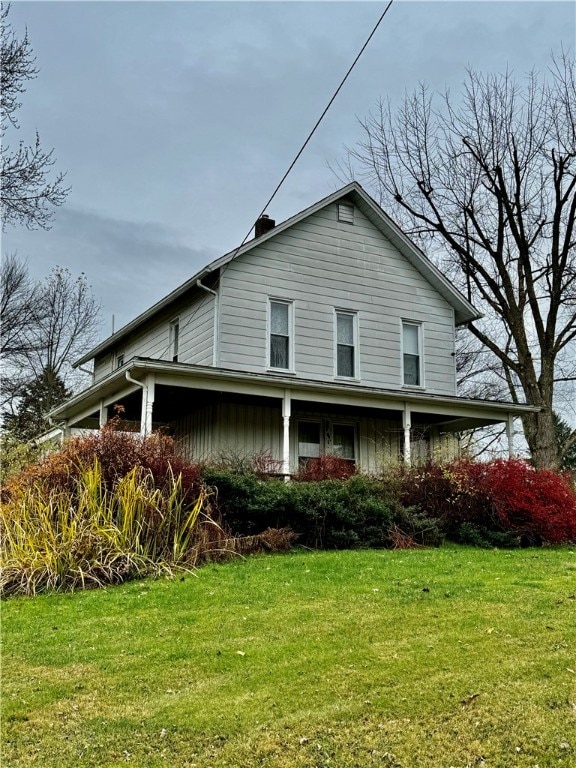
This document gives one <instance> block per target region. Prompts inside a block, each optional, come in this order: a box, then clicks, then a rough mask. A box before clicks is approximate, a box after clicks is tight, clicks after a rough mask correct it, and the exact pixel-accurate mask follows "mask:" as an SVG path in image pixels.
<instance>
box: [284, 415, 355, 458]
mask: <svg viewBox="0 0 576 768" xmlns="http://www.w3.org/2000/svg"><path fill="white" fill-rule="evenodd" d="M327 453H330V454H334V455H335V456H340V457H341V458H342V459H346V461H349V462H350V463H352V464H355V463H356V455H357V454H356V426H355V425H354V424H336V423H334V422H332V420H331V419H321V420H318V421H299V422H298V466H300V467H301V466H302V465H303V464H305V463H306V462H307V461H313V460H314V459H318V458H320V456H322V455H323V454H327Z"/></svg>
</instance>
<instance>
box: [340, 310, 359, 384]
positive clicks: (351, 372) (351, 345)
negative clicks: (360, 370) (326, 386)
mask: <svg viewBox="0 0 576 768" xmlns="http://www.w3.org/2000/svg"><path fill="white" fill-rule="evenodd" d="M357 319H358V318H357V315H356V314H355V313H354V312H341V311H339V310H336V376H344V377H346V378H349V379H354V378H356V376H357V367H358V366H357V354H356V347H357V336H358V332H357Z"/></svg>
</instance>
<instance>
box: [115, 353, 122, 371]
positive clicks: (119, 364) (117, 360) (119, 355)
mask: <svg viewBox="0 0 576 768" xmlns="http://www.w3.org/2000/svg"><path fill="white" fill-rule="evenodd" d="M115 363H116V365H115V366H114V367H115V369H116V370H118V369H119V368H122V366H123V365H124V352H117V353H116V357H115Z"/></svg>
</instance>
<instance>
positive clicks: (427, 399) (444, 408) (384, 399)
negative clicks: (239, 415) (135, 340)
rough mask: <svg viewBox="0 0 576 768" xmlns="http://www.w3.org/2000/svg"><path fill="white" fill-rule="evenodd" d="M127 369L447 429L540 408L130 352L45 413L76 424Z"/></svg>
mask: <svg viewBox="0 0 576 768" xmlns="http://www.w3.org/2000/svg"><path fill="white" fill-rule="evenodd" d="M127 374H128V376H130V378H131V379H136V380H137V381H139V382H141V384H142V386H144V384H145V382H146V380H147V377H148V376H153V377H154V380H155V382H156V383H157V384H162V385H169V386H176V387H183V388H191V389H203V390H214V391H216V392H228V393H236V394H245V395H246V394H247V395H256V396H258V395H259V396H264V397H273V398H282V397H284V394H285V392H286V391H287V390H288V391H289V392H290V395H291V397H292V399H294V400H308V401H311V402H318V403H325V404H332V405H349V406H356V407H363V408H377V409H382V408H385V409H388V410H397V411H399V412H400V411H402V410H404V409H405V408H406V407H409V408H410V409H411V410H412V411H413V412H415V413H423V414H434V415H436V416H445V417H447V418H446V420H447V421H452V422H453V425H452V429H459V430H462V429H468V428H471V427H473V426H482V425H483V424H490V423H495V422H501V421H505V420H506V419H507V418H508V416H509V415H512V416H521V415H522V414H524V413H534V412H537V411H539V410H540V409H539V408H538V407H536V406H531V405H516V404H514V403H508V402H502V401H494V400H475V399H471V398H464V397H456V396H446V395H435V394H429V393H426V392H420V391H415V390H410V389H406V390H391V389H384V388H379V387H366V386H363V385H360V384H356V383H354V382H350V383H348V382H346V383H345V382H336V381H334V382H326V381H315V380H312V379H303V378H299V377H297V376H294V375H286V374H277V373H254V372H245V371H236V370H228V369H225V368H214V367H211V366H201V365H191V364H187V363H172V362H168V361H164V360H154V359H150V358H141V357H135V358H132V359H131V360H129V361H128V362H127V363H126V364H125V365H123V366H122V367H121V368H119V369H117V370H115V371H113V372H112V373H110V374H108V375H107V376H106V377H104V378H103V379H101V380H100V381H99V382H98V383H96V384H94V385H92V386H91V387H89V388H88V389H85V390H84V391H83V392H80V393H78V394H77V395H75V396H74V397H72V398H71V399H70V400H67V401H66V402H65V403H63V404H62V405H60V406H58V407H57V408H55V409H54V410H53V411H52V412H51V413H50V416H51V418H52V419H53V420H54V421H61V420H63V421H69V422H71V423H76V422H78V421H80V420H81V419H83V418H85V417H86V416H88V415H89V414H91V413H93V412H94V411H96V410H98V409H99V408H100V407H101V406H104V407H106V406H109V405H111V404H113V403H115V402H117V401H118V400H120V399H122V398H123V397H126V396H127V395H129V394H131V393H132V392H135V391H137V390H138V388H139V386H138V384H136V383H135V382H134V381H130V379H128V378H127Z"/></svg>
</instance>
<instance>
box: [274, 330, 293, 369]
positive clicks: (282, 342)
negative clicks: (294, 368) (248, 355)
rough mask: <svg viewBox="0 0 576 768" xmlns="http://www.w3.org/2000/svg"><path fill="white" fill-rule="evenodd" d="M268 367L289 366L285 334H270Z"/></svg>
mask: <svg viewBox="0 0 576 768" xmlns="http://www.w3.org/2000/svg"><path fill="white" fill-rule="evenodd" d="M270 367H271V368H286V369H288V368H289V365H288V337H287V336H274V335H272V336H271V337H270Z"/></svg>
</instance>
